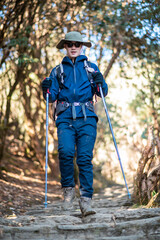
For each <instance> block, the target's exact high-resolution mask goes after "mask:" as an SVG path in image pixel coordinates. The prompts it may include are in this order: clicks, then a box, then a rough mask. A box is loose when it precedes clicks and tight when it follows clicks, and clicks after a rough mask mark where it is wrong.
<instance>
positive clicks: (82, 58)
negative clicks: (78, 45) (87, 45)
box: [62, 55, 87, 64]
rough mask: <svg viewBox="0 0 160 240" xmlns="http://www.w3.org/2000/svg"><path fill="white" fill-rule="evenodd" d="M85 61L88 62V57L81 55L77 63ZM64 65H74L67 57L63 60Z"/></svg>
mask: <svg viewBox="0 0 160 240" xmlns="http://www.w3.org/2000/svg"><path fill="white" fill-rule="evenodd" d="M84 60H87V57H86V56H85V55H79V56H78V57H77V58H76V61H75V63H76V62H80V61H84ZM62 63H71V64H72V61H71V59H70V58H69V57H68V56H65V57H64V58H63V60H62Z"/></svg>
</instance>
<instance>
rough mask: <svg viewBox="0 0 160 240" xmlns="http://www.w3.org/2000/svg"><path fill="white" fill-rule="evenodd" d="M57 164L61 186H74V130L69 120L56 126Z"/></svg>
mask: <svg viewBox="0 0 160 240" xmlns="http://www.w3.org/2000/svg"><path fill="white" fill-rule="evenodd" d="M57 133H58V152H59V166H60V172H61V184H62V187H74V186H75V183H74V164H73V159H74V155H75V130H74V128H73V127H72V125H71V124H70V120H65V121H64V122H61V123H59V124H58V126H57Z"/></svg>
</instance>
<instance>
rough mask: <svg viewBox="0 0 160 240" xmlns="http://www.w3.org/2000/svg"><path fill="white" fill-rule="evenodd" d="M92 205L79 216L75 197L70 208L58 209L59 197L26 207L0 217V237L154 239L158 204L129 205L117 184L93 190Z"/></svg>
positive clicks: (159, 230)
mask: <svg viewBox="0 0 160 240" xmlns="http://www.w3.org/2000/svg"><path fill="white" fill-rule="evenodd" d="M92 205H93V206H94V207H95V209H96V211H97V213H96V214H95V215H91V216H87V217H82V216H81V213H80V210H79V206H78V199H76V201H75V202H74V210H72V211H62V210H61V206H62V200H55V201H53V202H51V203H50V204H48V207H47V208H46V209H45V208H44V206H43V205H35V206H33V207H28V209H27V211H26V212H25V213H24V214H23V215H19V216H14V215H13V216H10V217H9V216H8V217H2V218H1V219H0V239H3V240H24V239H25V240H27V239H29V240H35V239H37V240H53V239H55V240H63V239H67V240H82V239H83V240H85V239H86V240H94V239H95V240H96V239H99V240H108V239H109V240H120V239H121V240H141V239H145V240H146V239H149V240H156V239H157V240H158V239H160V208H152V209H147V208H133V204H132V202H131V201H130V200H128V198H127V196H126V189H125V188H122V187H121V186H112V187H108V188H105V189H104V190H103V192H101V193H99V194H95V195H94V198H93V202H92Z"/></svg>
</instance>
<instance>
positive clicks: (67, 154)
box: [58, 146, 75, 159]
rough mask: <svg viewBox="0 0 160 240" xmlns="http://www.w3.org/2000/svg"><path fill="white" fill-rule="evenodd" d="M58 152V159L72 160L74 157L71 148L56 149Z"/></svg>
mask: <svg viewBox="0 0 160 240" xmlns="http://www.w3.org/2000/svg"><path fill="white" fill-rule="evenodd" d="M58 152H59V157H60V158H66V159H67V158H73V157H74V153H75V150H74V148H73V147H64V146H62V147H59V148H58Z"/></svg>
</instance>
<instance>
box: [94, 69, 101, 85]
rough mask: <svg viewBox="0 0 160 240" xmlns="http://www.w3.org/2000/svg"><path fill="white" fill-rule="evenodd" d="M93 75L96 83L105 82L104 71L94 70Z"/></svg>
mask: <svg viewBox="0 0 160 240" xmlns="http://www.w3.org/2000/svg"><path fill="white" fill-rule="evenodd" d="M92 77H93V81H94V82H95V83H96V84H101V85H102V83H103V76H102V73H100V72H93V73H92Z"/></svg>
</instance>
